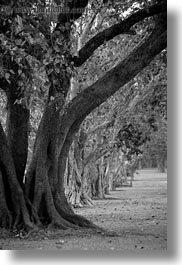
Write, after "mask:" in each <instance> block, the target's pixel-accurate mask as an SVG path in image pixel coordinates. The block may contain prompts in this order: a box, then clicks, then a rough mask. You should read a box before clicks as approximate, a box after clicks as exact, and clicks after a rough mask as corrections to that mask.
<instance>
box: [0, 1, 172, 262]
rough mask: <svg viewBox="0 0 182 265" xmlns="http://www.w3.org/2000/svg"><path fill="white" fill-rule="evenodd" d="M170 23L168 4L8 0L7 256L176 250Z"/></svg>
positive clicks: (4, 29) (3, 90)
mask: <svg viewBox="0 0 182 265" xmlns="http://www.w3.org/2000/svg"><path fill="white" fill-rule="evenodd" d="M167 18H168V10H167V0H161V1H159V0H123V1H119V0H115V1H114V0H100V1H99V0H82V1H81V0H16V1H15V0H2V1H0V249H1V250H16V251H17V250H23V252H21V253H25V252H26V251H27V250H28V251H31V253H33V252H32V251H34V250H36V253H41V251H57V252H59V259H60V261H61V253H65V251H66V253H67V254H68V256H69V255H73V254H71V253H77V252H80V253H87V252H90V251H91V252H92V253H93V256H94V253H96V252H100V253H106V254H108V253H111V255H112V253H118V254H119V255H121V253H130V254H131V255H132V254H134V253H135V254H137V253H139V254H140V256H142V255H143V256H146V253H155V252H156V253H160V257H162V256H165V255H166V253H167V251H168V212H169V211H170V210H169V209H168V197H167V195H168V189H170V187H169V183H168V181H167V177H170V178H173V176H171V174H172V173H171V171H170V168H169V165H168V159H167V158H168V156H167V153H168V148H167V146H168V145H167V142H168V134H167V133H168V130H167V128H168V115H167V114H168V113H167V110H168V108H167V103H168V99H169V98H168V92H167V87H168V85H167V64H170V60H167V24H168V23H167V21H168V20H170V16H169V19H167ZM173 41H174V42H175V40H173ZM171 88H172V87H170V89H171ZM174 91H175V89H174ZM176 104H177V103H176ZM168 172H169V173H168ZM168 174H169V175H170V176H169V175H168ZM173 181H175V177H174V178H173ZM47 253H48V252H47ZM49 253H50V252H49ZM130 254H129V255H130ZM17 255H18V254H17ZM22 255H23V254H22ZM51 255H52V254H51ZM63 255H64V254H63ZM116 255H117V254H116ZM15 256H16V255H15ZM90 256H91V255H90ZM90 256H89V257H90ZM103 256H104V254H103ZM151 256H152V254H151ZM154 256H155V254H154ZM52 257H53V258H54V255H53V256H52ZM15 259H18V257H15ZM88 259H89V258H88ZM35 260H36V258H35ZM121 260H122V256H121Z"/></svg>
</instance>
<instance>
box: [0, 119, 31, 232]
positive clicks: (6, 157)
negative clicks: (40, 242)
mask: <svg viewBox="0 0 182 265" xmlns="http://www.w3.org/2000/svg"><path fill="white" fill-rule="evenodd" d="M0 191H1V203H0V215H1V216H0V217H1V218H0V225H2V226H3V227H4V226H9V227H12V225H13V226H14V227H16V226H17V225H18V224H19V223H20V224H22V223H24V224H25V226H26V227H27V228H30V227H33V225H32V223H31V221H30V218H29V213H28V211H27V207H26V202H25V198H24V194H23V190H22V188H21V186H20V184H19V182H18V179H17V176H16V170H15V166H14V161H13V158H12V155H11V150H10V148H9V144H8V141H7V137H6V135H5V133H4V131H3V128H2V126H1V124H0Z"/></svg>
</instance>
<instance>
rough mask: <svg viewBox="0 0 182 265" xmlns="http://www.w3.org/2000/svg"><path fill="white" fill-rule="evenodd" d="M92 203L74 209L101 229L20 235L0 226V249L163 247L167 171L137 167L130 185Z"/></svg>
mask: <svg viewBox="0 0 182 265" xmlns="http://www.w3.org/2000/svg"><path fill="white" fill-rule="evenodd" d="M94 202H95V206H94V207H85V208H82V209H76V210H75V211H76V212H77V213H78V214H81V215H83V216H85V217H87V218H88V219H89V220H91V221H93V222H94V223H95V224H97V225H98V226H100V227H102V228H103V229H104V231H103V232H101V231H100V232H95V231H91V230H88V229H79V230H74V231H73V230H66V231H61V230H59V231H57V230H51V231H50V230H49V231H40V232H38V233H37V232H33V233H31V234H30V235H24V234H23V233H19V232H16V231H14V232H13V233H10V232H7V231H5V230H2V229H1V230H0V249H10V250H11V249H27V250H34V249H38V250H111V251H113V250H118V251H125V250H127V251H134V250H135V251H136V250H139V251H141V250H158V251H162V250H167V174H166V173H158V172H157V170H141V171H139V174H135V179H134V183H133V187H122V188H118V189H117V191H113V192H111V194H110V195H107V198H106V199H105V200H95V201H94Z"/></svg>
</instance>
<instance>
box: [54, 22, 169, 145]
mask: <svg viewBox="0 0 182 265" xmlns="http://www.w3.org/2000/svg"><path fill="white" fill-rule="evenodd" d="M166 45H167V29H166V25H165V26H164V25H163V24H162V25H161V24H159V25H158V27H157V28H155V29H154V31H153V33H151V35H150V36H149V37H148V38H147V39H146V40H145V42H143V43H142V44H140V45H139V46H138V47H137V48H136V49H135V50H134V51H133V52H131V53H130V55H129V56H128V57H127V58H125V59H124V60H123V61H122V62H120V63H119V64H118V65H117V66H116V67H114V68H113V69H111V70H110V71H109V72H107V73H106V74H105V75H104V76H103V77H102V78H101V79H99V80H98V81H97V82H96V83H94V84H93V85H91V86H89V87H88V88H86V89H85V90H83V91H82V92H81V93H80V94H78V96H77V97H75V98H74V99H73V100H72V101H71V102H70V103H69V104H68V105H67V107H66V110H65V114H63V116H62V122H61V124H62V125H61V128H60V132H59V133H60V135H64V136H65V138H64V139H63V138H62V139H63V140H62V141H61V143H60V149H61V148H62V144H64V140H65V139H66V135H67V133H68V132H69V129H70V128H71V127H72V126H73V125H74V123H77V122H78V121H79V122H82V121H83V120H84V119H85V117H86V116H87V115H88V114H89V113H90V112H91V111H93V110H94V109H95V108H96V107H98V106H99V105H100V104H102V103H103V102H104V101H105V100H106V99H107V98H109V97H110V96H112V95H113V94H114V93H115V92H116V91H117V90H119V89H120V88H121V87H122V86H124V85H125V84H126V83H128V82H129V81H130V80H131V79H132V78H134V77H135V76H136V75H137V74H138V73H139V72H140V71H141V70H143V69H144V68H145V67H146V66H147V65H148V64H149V63H150V62H151V61H152V60H153V59H154V57H155V56H156V55H157V54H159V53H160V52H161V51H162V50H164V49H165V48H166Z"/></svg>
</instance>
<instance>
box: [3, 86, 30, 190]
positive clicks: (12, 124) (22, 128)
mask: <svg viewBox="0 0 182 265" xmlns="http://www.w3.org/2000/svg"><path fill="white" fill-rule="evenodd" d="M20 90H21V88H19V87H18V86H17V84H16V83H15V84H12V85H11V87H9V89H8V90H7V128H6V129H7V139H8V144H9V147H10V149H11V153H12V157H13V161H14V165H15V169H16V175H17V177H18V181H19V183H20V185H21V187H22V188H23V179H24V172H25V168H26V163H27V155H28V134H29V116H30V115H29V110H28V109H27V107H26V106H25V105H22V104H20V103H18V102H17V101H18V100H20V99H21V98H22V93H21V91H20Z"/></svg>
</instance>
